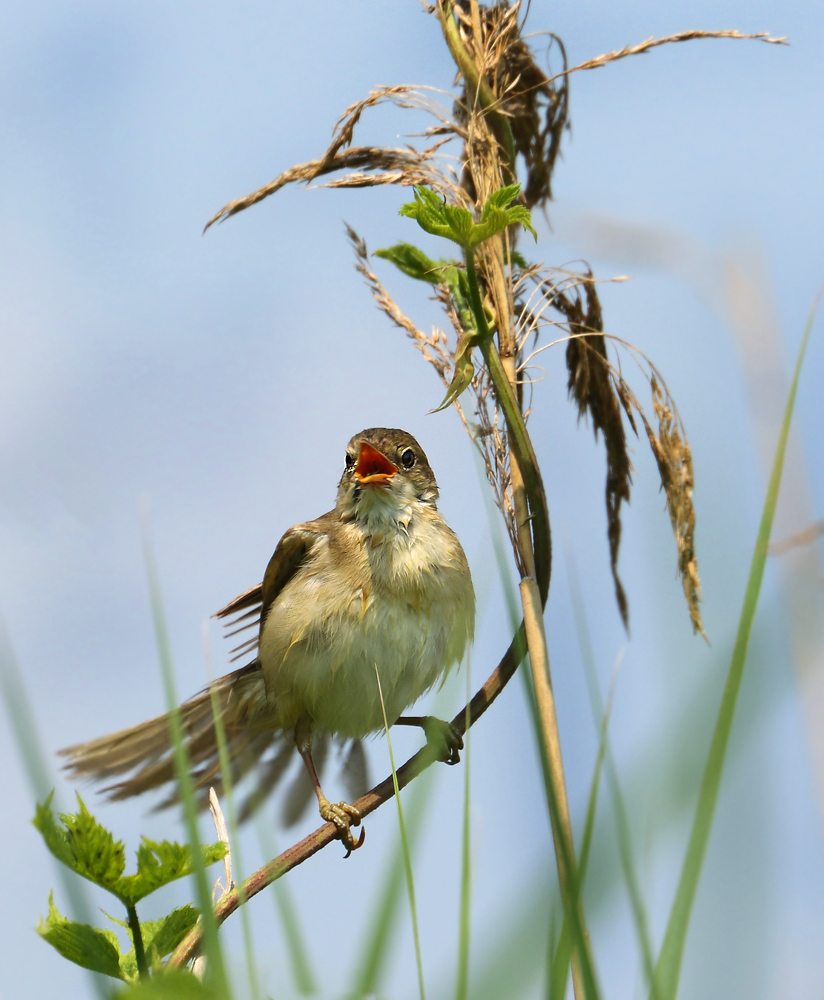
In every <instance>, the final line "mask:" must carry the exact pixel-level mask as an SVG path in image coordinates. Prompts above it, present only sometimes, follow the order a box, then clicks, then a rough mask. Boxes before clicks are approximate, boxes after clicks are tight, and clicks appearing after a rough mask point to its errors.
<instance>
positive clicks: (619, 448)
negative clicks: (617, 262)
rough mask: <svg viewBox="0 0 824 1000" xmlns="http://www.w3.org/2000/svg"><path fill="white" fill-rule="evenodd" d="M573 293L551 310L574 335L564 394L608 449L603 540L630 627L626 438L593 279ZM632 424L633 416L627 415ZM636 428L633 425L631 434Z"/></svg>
mask: <svg viewBox="0 0 824 1000" xmlns="http://www.w3.org/2000/svg"><path fill="white" fill-rule="evenodd" d="M582 287H583V290H584V297H583V298H582V296H581V286H578V288H576V289H575V294H573V295H570V294H569V293H566V292H563V291H559V292H558V295H557V298H556V303H555V307H556V309H558V310H559V311H560V312H562V313H563V315H564V316H565V317H566V320H567V325H568V329H569V332H570V333H571V334H573V335H575V334H580V335H581V336H572V337H571V338H570V340H569V342H568V344H567V350H566V364H567V373H568V378H567V389H568V391H569V395H570V397H571V398H572V399H573V400H574V401H575V402H576V403H577V405H578V416H579V417H583V416H585V415H586V414H589V416H590V419H591V420H592V429H593V431H594V432H595V437H596V438H597V437H598V433H599V431H600V433H601V434H603V436H604V444H605V445H606V450H607V482H606V504H607V538H608V540H609V558H610V568H611V569H612V579H613V581H614V583H615V599H616V601H617V602H618V609H619V611H620V612H621V618H622V619H623V622H624V625H628V624H629V608H628V606H627V597H626V594H625V592H624V588H623V585H622V584H621V578H620V577H619V575H618V552H619V549H620V547H621V504H622V503H623V502H624V501H625V500H626V501H627V502H628V501H629V492H630V485H631V483H632V464H631V462H630V460H629V452H628V451H627V435H626V432H625V430H624V421H623V419H622V406H621V400H620V397H619V395H618V393H617V392H616V390H615V388H614V386H613V380H612V376H611V373H610V367H609V362H608V359H607V345H606V340H605V338H604V333H603V330H604V322H603V316H602V313H601V303H600V300H599V299H598V291H597V289H596V287H595V282H594V281H593V280H592V275H591V274H589V275H588V277H587V280H585V282H584V284H583V286H582ZM629 419H630V421H632V415H631V413H630V414H629ZM634 429H635V427H634V424H633V430H634Z"/></svg>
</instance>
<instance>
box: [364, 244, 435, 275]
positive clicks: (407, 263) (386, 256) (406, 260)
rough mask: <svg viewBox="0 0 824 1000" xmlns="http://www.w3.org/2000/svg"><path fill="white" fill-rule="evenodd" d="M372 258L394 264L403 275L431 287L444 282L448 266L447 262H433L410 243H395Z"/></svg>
mask: <svg viewBox="0 0 824 1000" xmlns="http://www.w3.org/2000/svg"><path fill="white" fill-rule="evenodd" d="M373 256H374V257H381V258H382V259H383V260H388V261H389V263H390V264H394V265H395V267H397V268H398V269H399V270H401V271H403V273H404V274H407V275H409V277H410V278H415V279H416V280H417V281H428V282H429V283H430V284H431V285H439V284H441V283H442V282H443V281H444V274H443V272H444V269H445V268H446V267H448V266H450V264H449V262H447V261H434V260H430V259H429V257H427V256H426V254H425V253H424V252H423V250H419V249H418V248H417V247H416V246H413V245H412V244H411V243H396V244H395V245H394V246H393V247H385V248H384V249H382V250H376V251H375V253H374V254H373Z"/></svg>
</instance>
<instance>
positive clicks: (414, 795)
mask: <svg viewBox="0 0 824 1000" xmlns="http://www.w3.org/2000/svg"><path fill="white" fill-rule="evenodd" d="M433 778H434V773H433V772H432V771H427V772H426V774H422V775H421V776H420V778H418V780H417V781H416V782H414V784H413V786H412V790H411V792H410V796H409V800H408V802H407V808H406V812H405V815H406V817H407V836H408V841H409V846H410V851H414V849H415V845H416V843H417V840H418V837H419V834H420V830H421V829H422V827H423V821H424V818H425V816H426V812H427V806H428V804H429V803H430V802H431V801H432V787H433V785H432V781H433ZM403 883H404V857H403V844H402V842H401V840H400V837H399V838H398V843H397V848H396V849H395V850H394V851H393V853H392V856H391V858H390V859H389V864H388V866H387V869H386V872H385V874H384V875H383V878H382V882H381V887H380V888H379V889H378V891H377V893H376V896H375V903H374V906H373V908H372V916H371V920H370V925H369V930H368V931H367V932H366V934H365V935H364V937H363V946H362V948H361V956H360V959H359V961H358V962H357V964H356V966H355V968H356V970H357V971H356V973H355V976H354V977H353V978H354V982H355V988H354V994H355V996H358V997H360V996H368V995H369V994H370V993H375V992H376V991H377V989H378V985H379V983H380V981H381V978H382V975H383V971H384V968H385V966H386V963H387V960H388V958H389V949H390V939H391V936H392V932H393V931H394V929H395V927H396V925H397V917H398V913H399V906H398V904H399V902H400V898H401V887H402V886H403Z"/></svg>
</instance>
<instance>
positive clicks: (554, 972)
mask: <svg viewBox="0 0 824 1000" xmlns="http://www.w3.org/2000/svg"><path fill="white" fill-rule="evenodd" d="M611 712H612V691H610V696H609V698H608V699H607V707H606V711H603V712H602V713H601V722H600V732H599V738H598V752H597V753H596V755H595V767H594V768H593V772H592V780H591V782H590V786H589V797H588V800H587V812H586V820H585V822H584V834H583V836H582V837H581V850H580V852H579V853H580V858H579V860H578V879H579V890H580V891H581V892H583V890H584V883H585V881H586V877H587V865H588V863H589V852H590V848H591V847H592V834H593V831H594V829H595V813H596V810H597V807H598V792H599V790H600V787H601V772H602V770H603V766H604V755H605V753H606V749H607V733H608V731H609V719H610V714H611ZM571 958H572V934H571V933H570V926H569V921H568V920H567V919H566V917H564V921H563V924H562V925H561V934H560V937H559V939H558V946H557V948H556V949H555V955H554V957H553V960H552V964H551V966H550V980H549V996H550V998H555V997H557V998H559V1000H563V997H564V995H565V993H566V983H567V974H568V972H569V963H570V960H571Z"/></svg>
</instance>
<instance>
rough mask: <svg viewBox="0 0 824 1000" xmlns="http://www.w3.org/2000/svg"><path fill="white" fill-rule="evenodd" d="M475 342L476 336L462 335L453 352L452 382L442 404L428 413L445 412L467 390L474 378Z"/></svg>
mask: <svg viewBox="0 0 824 1000" xmlns="http://www.w3.org/2000/svg"><path fill="white" fill-rule="evenodd" d="M476 341H477V335H476V334H467V333H464V334H463V335H462V337H461V339H460V340H459V341H458V346H457V348H456V350H455V374H454V375H453V376H452V381H451V382H450V383H449V388H448V389H447V390H446V395H445V396H444V398H443V402H442V403H441V404H440V406H436V407H435V409H434V410H430V411H429V412H430V413H438V412H440V411H441V410H445V409H446V408H447V406H451V405H452V403H454V402H455V400H456V399H457V398H458V397H459V396H460V395H461V393H463V392H465V391H466V389H468V388H469V385H470V383H471V382H472V379H473V378H474V377H475V366H474V364H473V363H472V348H473V347H474V346H475V344H476Z"/></svg>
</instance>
